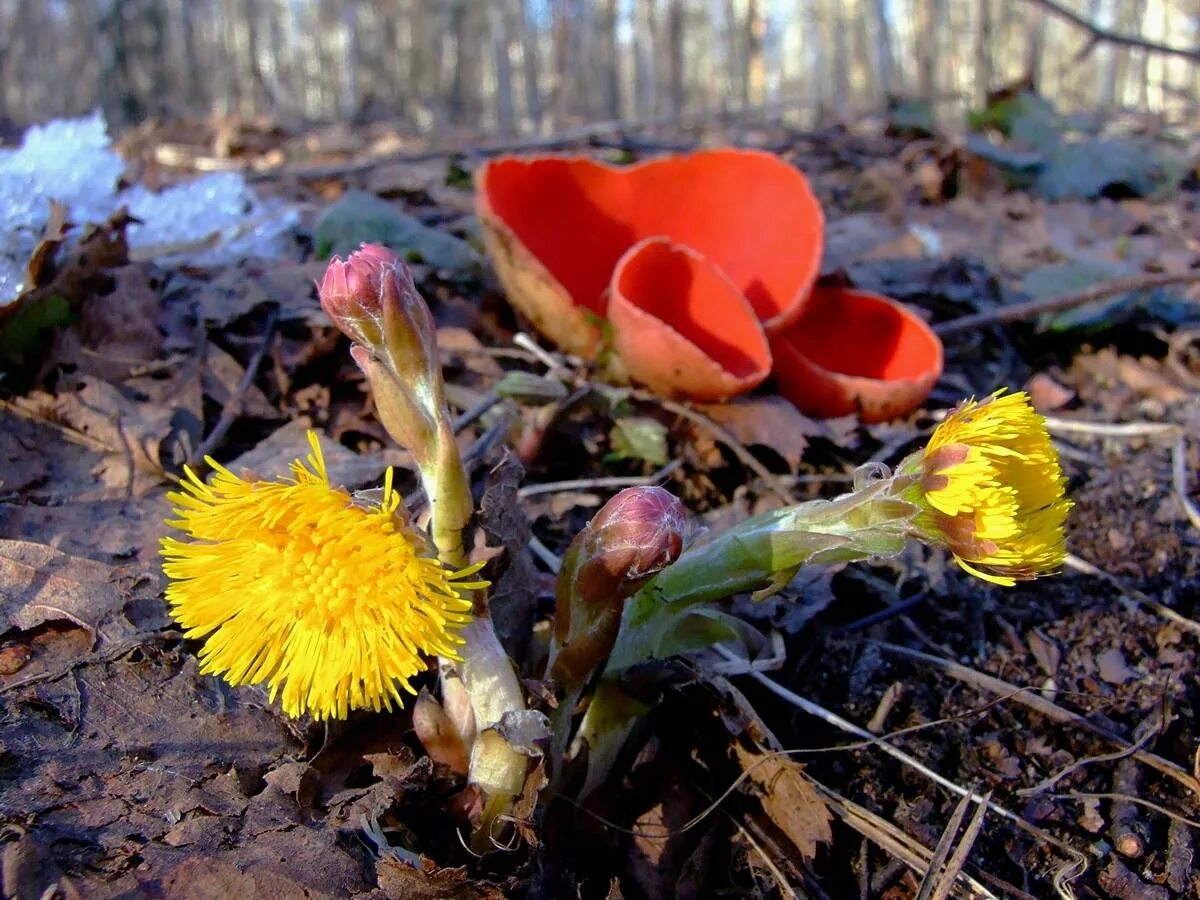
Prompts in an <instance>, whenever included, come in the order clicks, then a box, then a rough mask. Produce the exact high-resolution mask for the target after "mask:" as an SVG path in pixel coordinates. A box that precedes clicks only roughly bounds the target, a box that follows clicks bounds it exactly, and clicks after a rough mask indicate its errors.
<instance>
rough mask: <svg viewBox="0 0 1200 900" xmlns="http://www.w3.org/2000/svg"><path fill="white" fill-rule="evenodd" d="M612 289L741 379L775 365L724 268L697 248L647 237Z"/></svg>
mask: <svg viewBox="0 0 1200 900" xmlns="http://www.w3.org/2000/svg"><path fill="white" fill-rule="evenodd" d="M613 289H614V290H615V291H616V292H617V293H619V294H620V295H621V296H622V297H624V298H625V299H626V300H627V301H628V302H630V303H632V304H633V305H634V306H636V307H637V308H639V309H641V310H642V311H644V312H645V313H647V314H649V315H651V316H653V317H654V318H656V319H659V320H660V321H662V322H664V323H666V324H667V325H668V326H670V327H671V328H672V329H674V330H675V331H677V332H679V334H680V335H682V336H683V337H684V338H686V339H687V340H688V341H690V342H691V343H693V344H695V345H696V346H697V347H699V348H700V349H701V350H702V351H703V352H704V353H705V355H707V356H708V357H710V358H711V359H712V360H713V361H714V362H716V363H717V364H718V365H719V366H720V367H721V368H722V369H724V370H725V371H726V372H729V373H730V374H731V375H733V376H735V377H737V378H748V377H751V376H753V375H755V374H757V373H760V372H764V371H765V370H767V369H769V368H770V367H771V355H770V351H769V349H768V348H767V345H766V342H765V341H764V340H763V336H762V328H761V326H760V325H759V323H758V320H757V319H756V318H755V317H754V314H753V311H752V310H750V309H748V308H747V306H746V302H745V300H744V298H743V297H742V296H741V294H740V292H739V291H738V289H737V287H735V286H734V284H733V283H732V282H731V281H730V280H729V279H728V278H727V277H726V276H725V275H724V274H723V273H722V272H721V270H720V269H717V268H716V267H714V266H713V265H712V264H711V263H710V262H709V261H708V260H706V259H704V258H703V257H701V256H700V255H699V254H697V253H696V252H695V251H691V250H689V249H688V248H686V247H680V246H678V245H677V244H674V243H672V242H670V241H666V240H648V241H645V242H644V243H642V244H639V245H638V246H637V247H635V248H634V249H633V250H632V251H631V252H630V253H629V254H627V255H626V257H625V258H624V259H623V260H622V261H621V264H620V265H619V267H618V269H617V272H616V275H615V278H614V281H613Z"/></svg>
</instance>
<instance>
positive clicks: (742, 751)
mask: <svg viewBox="0 0 1200 900" xmlns="http://www.w3.org/2000/svg"><path fill="white" fill-rule="evenodd" d="M733 750H734V753H735V754H736V756H737V760H738V763H739V764H740V765H741V767H742V769H743V770H744V771H746V772H748V773H749V775H750V781H751V782H752V783H753V784H754V785H756V786H757V787H758V788H759V790H760V791H762V793H761V794H760V796H759V801H760V802H761V803H762V807H763V811H764V812H766V814H767V815H768V816H770V817H771V820H772V821H773V822H774V823H775V824H776V825H778V826H779V829H780V830H781V831H782V832H783V833H784V834H786V835H787V836H788V839H789V840H791V842H792V843H793V844H794V845H795V847H796V849H797V850H798V851H799V853H800V855H801V856H802V857H803V858H804V859H812V858H813V857H814V856H815V855H816V853H817V845H818V844H828V843H829V842H830V841H831V840H833V830H832V829H831V828H830V825H829V823H830V821H831V820H832V816H831V815H830V812H829V808H828V807H827V806H826V805H825V802H824V801H823V800H822V799H821V797H820V795H818V794H817V791H816V788H814V787H813V786H812V782H810V781H809V780H808V779H807V778H806V777H805V776H804V766H802V765H801V764H800V763H798V762H794V761H792V760H790V759H788V758H787V757H786V756H780V755H777V754H771V753H764V752H763V751H762V750H757V749H748V748H747V747H745V746H743V745H742V744H740V743H735V744H734V745H733Z"/></svg>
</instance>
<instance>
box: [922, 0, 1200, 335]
mask: <svg viewBox="0 0 1200 900" xmlns="http://www.w3.org/2000/svg"><path fill="white" fill-rule="evenodd" d="M1032 2H1035V3H1040V2H1043V0H1032ZM1196 282H1200V272H1185V273H1182V274H1178V275H1142V276H1137V277H1134V278H1122V279H1120V280H1119V281H1110V282H1108V283H1107V284H1102V285H1098V286H1097V287H1093V288H1088V289H1087V290H1084V291H1077V292H1075V293H1072V294H1060V295H1059V296H1057V297H1045V298H1042V299H1039V300H1029V301H1027V302H1025V303H1010V304H1008V305H1007V306H1000V307H997V308H996V309H990V310H988V311H986V312H981V313H973V314H972V315H969V316H959V317H958V318H957V319H951V320H950V321H949V322H942V323H941V324H940V325H935V326H933V330H934V331H935V332H937V334H939V335H941V336H943V337H944V336H945V335H948V334H955V333H957V332H959V331H966V330H968V329H972V328H978V327H979V326H981V325H993V324H997V323H1000V322H1016V321H1020V320H1021V319H1032V318H1033V317H1034V316H1040V315H1042V314H1043V313H1053V312H1062V311H1063V310H1066V309H1074V308H1075V307H1076V306H1082V305H1083V304H1085V303H1091V302H1092V301H1093V300H1102V299H1103V298H1105V297H1111V296H1112V295H1113V294H1124V293H1131V292H1133V291H1144V290H1149V289H1150V288H1156V287H1166V286H1167V285H1172V284H1194V283H1196Z"/></svg>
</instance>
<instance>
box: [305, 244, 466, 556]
mask: <svg viewBox="0 0 1200 900" xmlns="http://www.w3.org/2000/svg"><path fill="white" fill-rule="evenodd" d="M318 293H319V294H320V298H321V307H322V309H324V310H325V312H326V313H328V315H329V318H330V319H332V320H333V323H334V324H335V325H336V326H337V327H338V328H339V329H340V330H341V331H342V333H343V334H345V335H346V336H347V337H349V338H350V339H351V340H352V341H354V346H353V347H351V348H350V355H351V356H352V357H353V358H354V361H355V362H356V363H358V367H359V368H360V369H362V371H363V374H364V375H366V377H367V381H368V382H369V383H370V385H371V396H372V398H373V399H374V401H375V410H376V412H377V414H378V416H379V421H380V422H381V423H383V427H384V428H386V429H387V431H388V433H389V434H390V435H391V436H392V437H393V438H394V439H395V441H396V442H397V443H398V444H400V446H402V447H404V448H405V449H406V450H408V451H409V452H410V453H411V454H412V456H413V460H414V461H415V462H416V464H417V468H418V469H419V470H420V473H421V482H422V485H423V487H424V488H425V493H426V495H427V496H428V497H429V499H430V503H431V505H432V507H433V511H434V517H433V521H432V522H431V524H430V531H431V533H432V536H433V540H434V544H435V545H436V546H437V548H438V552H439V554H440V555H441V556H442V557H443V558H449V559H454V560H456V562H461V561H462V560H463V548H462V542H461V532H462V529H463V527H464V526H465V525H466V523H467V520H468V519H469V518H470V516H471V510H472V502H471V492H470V488H469V485H468V483H467V479H466V472H465V470H464V469H463V465H462V459H461V457H460V456H459V453H458V448H457V446H456V445H455V443H454V432H453V430H452V428H451V426H450V414H449V411H448V410H447V408H446V397H445V387H444V385H443V383H442V371H441V366H440V364H439V362H438V353H437V334H436V329H435V327H434V321H433V316H432V315H431V314H430V312H429V307H428V306H426V305H425V301H424V300H423V299H422V298H421V295H420V293H418V291H417V287H416V285H415V284H414V283H413V278H412V272H411V271H410V270H409V268H408V266H407V265H405V263H404V262H403V261H402V260H401V259H400V258H399V257H398V256H396V254H394V253H393V252H392V251H391V250H388V249H387V248H386V247H381V246H379V245H377V244H363V245H362V246H361V247H360V248H359V249H358V250H356V251H354V252H353V253H351V254H350V256H349V257H347V258H346V259H344V260H343V259H341V258H339V257H336V256H335V257H334V258H333V259H332V260H331V261H330V263H329V267H328V268H327V269H326V271H325V277H324V278H323V279H322V280H321V284H320V286H319V289H318Z"/></svg>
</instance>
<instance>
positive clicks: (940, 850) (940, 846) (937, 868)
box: [915, 794, 987, 900]
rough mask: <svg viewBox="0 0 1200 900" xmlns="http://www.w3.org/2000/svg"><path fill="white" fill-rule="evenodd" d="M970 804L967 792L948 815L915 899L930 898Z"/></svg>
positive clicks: (984, 807)
mask: <svg viewBox="0 0 1200 900" xmlns="http://www.w3.org/2000/svg"><path fill="white" fill-rule="evenodd" d="M970 805H971V795H970V794H968V795H967V796H966V797H963V798H962V799H961V800H959V801H958V805H957V806H955V807H954V812H953V813H952V814H951V815H950V821H949V822H947V823H946V827H945V829H943V831H942V836H941V838H940V839H939V840H938V842H937V846H936V847H934V848H933V858H932V859H930V860H929V866H928V867H927V868H926V870H925V877H924V878H922V879H921V887H920V888H919V889H918V890H917V896H916V898H915V900H932V897H933V891H934V888H935V887H936V886H937V884H938V874H939V873H940V872H941V871H942V866H944V865H945V864H946V860H947V859H948V858H949V857H950V851H951V850H953V849H954V841H955V839H956V838H957V837H958V829H959V828H961V827H962V822H963V819H965V818H966V817H967V808H968V807H969V806H970ZM979 809H987V807H986V806H983V805H980V806H979ZM950 881H951V883H953V882H954V879H953V878H951V879H950Z"/></svg>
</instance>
